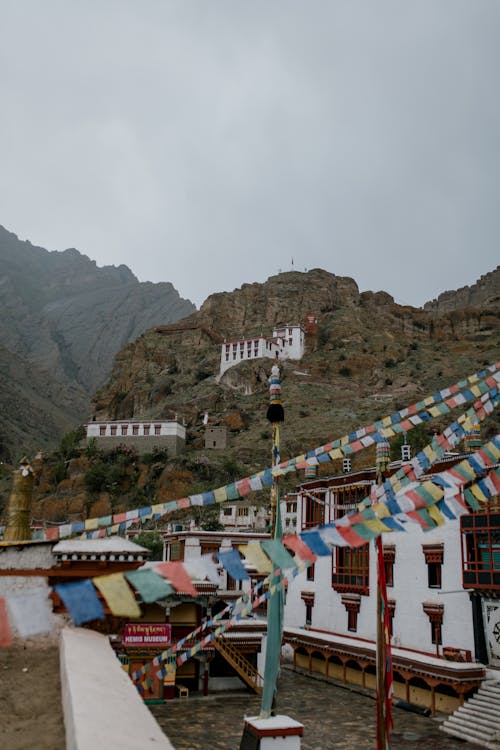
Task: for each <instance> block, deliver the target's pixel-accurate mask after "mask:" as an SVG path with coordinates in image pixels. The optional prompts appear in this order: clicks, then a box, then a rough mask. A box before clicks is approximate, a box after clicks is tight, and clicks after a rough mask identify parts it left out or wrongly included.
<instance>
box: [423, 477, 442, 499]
mask: <svg viewBox="0 0 500 750" xmlns="http://www.w3.org/2000/svg"><path fill="white" fill-rule="evenodd" d="M422 488H423V489H425V490H426V492H428V493H429V495H432V497H433V498H434V500H435V501H436V502H437V501H438V500H441V498H442V497H443V495H444V491H443V488H442V487H439V486H438V485H437V484H433V482H423V483H422Z"/></svg>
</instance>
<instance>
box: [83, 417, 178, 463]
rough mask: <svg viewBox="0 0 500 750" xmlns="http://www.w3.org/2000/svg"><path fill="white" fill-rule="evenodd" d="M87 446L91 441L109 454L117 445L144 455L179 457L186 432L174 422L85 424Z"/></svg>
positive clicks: (101, 422) (119, 421) (132, 421)
mask: <svg viewBox="0 0 500 750" xmlns="http://www.w3.org/2000/svg"><path fill="white" fill-rule="evenodd" d="M85 429H86V432H87V442H88V441H90V440H95V441H96V442H97V444H98V445H99V447H100V448H104V449H107V450H111V449H112V448H114V447H115V446H117V445H125V446H128V447H131V448H135V450H137V451H138V452H139V453H146V452H147V451H150V450H152V449H153V448H166V449H167V450H168V452H169V454H170V455H172V456H176V455H178V453H180V452H181V451H182V450H183V449H184V446H185V443H186V428H185V426H184V425H183V424H181V423H180V422H178V421H177V419H149V420H137V419H121V420H107V421H97V420H94V421H93V422H89V423H88V424H87V425H85Z"/></svg>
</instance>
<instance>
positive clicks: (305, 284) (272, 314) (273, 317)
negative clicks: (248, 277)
mask: <svg viewBox="0 0 500 750" xmlns="http://www.w3.org/2000/svg"><path fill="white" fill-rule="evenodd" d="M358 303H359V290H358V286H357V284H356V282H355V281H354V280H353V279H350V278H344V277H340V276H334V275H333V274H331V273H328V272H327V271H323V270H321V269H319V268H318V269H314V270H312V271H309V272H308V273H299V272H293V271H292V272H289V273H282V274H279V275H278V276H271V277H270V278H269V279H268V280H267V282H266V283H265V284H243V286H242V287H241V289H236V290H235V291H234V292H232V293H227V292H226V293H220V294H212V295H211V296H210V297H208V299H207V300H206V301H205V302H204V303H203V305H202V306H201V309H200V312H199V314H198V315H197V316H196V319H197V320H199V321H200V322H203V323H205V324H206V325H208V326H210V327H211V328H213V329H215V330H216V331H218V332H219V333H223V334H224V336H226V337H227V338H231V337H237V336H241V335H242V334H243V333H244V335H246V336H252V335H256V334H260V333H261V331H263V330H264V328H265V331H266V333H269V334H270V333H271V331H270V330H269V328H270V327H272V326H273V325H277V324H280V323H303V322H304V320H305V316H306V314H307V313H308V312H311V311H316V312H318V313H323V314H326V313H330V312H333V311H334V310H338V309H339V308H342V307H352V306H354V305H357V304H358ZM263 327H264V328H263Z"/></svg>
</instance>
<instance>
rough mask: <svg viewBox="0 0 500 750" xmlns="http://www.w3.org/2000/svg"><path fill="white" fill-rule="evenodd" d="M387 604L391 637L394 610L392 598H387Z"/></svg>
mask: <svg viewBox="0 0 500 750" xmlns="http://www.w3.org/2000/svg"><path fill="white" fill-rule="evenodd" d="M387 606H388V609H389V635H390V637H391V638H392V634H393V621H394V613H395V611H396V602H395V600H394V599H388V600H387Z"/></svg>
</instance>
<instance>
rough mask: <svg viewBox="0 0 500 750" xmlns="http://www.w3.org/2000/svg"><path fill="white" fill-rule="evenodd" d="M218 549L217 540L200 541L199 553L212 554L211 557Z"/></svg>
mask: <svg viewBox="0 0 500 750" xmlns="http://www.w3.org/2000/svg"><path fill="white" fill-rule="evenodd" d="M219 550H220V543H219V542H200V554H201V555H212V557H213V556H214V555H215V554H216V553H217V552H218V551H219Z"/></svg>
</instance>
